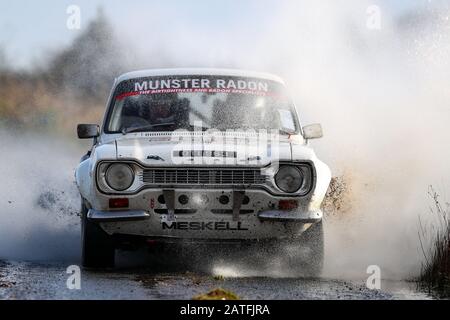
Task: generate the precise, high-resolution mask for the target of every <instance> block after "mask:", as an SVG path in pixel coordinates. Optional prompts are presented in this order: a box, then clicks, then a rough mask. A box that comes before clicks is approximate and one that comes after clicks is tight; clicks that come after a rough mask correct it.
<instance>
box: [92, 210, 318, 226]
mask: <svg viewBox="0 0 450 320" xmlns="http://www.w3.org/2000/svg"><path fill="white" fill-rule="evenodd" d="M257 216H258V219H259V220H260V221H276V222H299V223H316V222H320V221H321V220H322V213H321V212H319V211H317V212H306V213H303V214H302V213H298V212H293V211H281V210H268V211H262V212H259V213H258V214H257ZM87 217H88V219H89V220H92V221H95V222H121V221H142V220H147V219H149V218H150V214H149V213H148V212H146V211H144V210H129V211H98V210H93V209H91V210H89V212H88V215H87Z"/></svg>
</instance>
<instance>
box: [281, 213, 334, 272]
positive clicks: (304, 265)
mask: <svg viewBox="0 0 450 320" xmlns="http://www.w3.org/2000/svg"><path fill="white" fill-rule="evenodd" d="M324 251H325V250H324V232H323V223H322V221H320V222H318V223H315V224H313V225H312V226H311V227H310V228H309V229H308V230H306V231H305V232H304V233H303V234H302V235H301V236H300V237H299V238H298V239H296V240H295V241H294V246H292V247H291V250H289V251H288V252H287V256H288V263H289V265H290V267H291V270H293V271H295V272H296V273H300V274H301V275H302V276H306V277H319V276H320V275H321V274H322V270H323V260H324Z"/></svg>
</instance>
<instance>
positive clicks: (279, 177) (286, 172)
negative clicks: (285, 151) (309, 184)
mask: <svg viewBox="0 0 450 320" xmlns="http://www.w3.org/2000/svg"><path fill="white" fill-rule="evenodd" d="M275 183H276V184H277V186H278V188H280V190H282V191H284V192H287V193H294V192H296V191H298V189H300V187H301V186H302V184H303V172H302V171H301V170H300V169H299V168H297V167H294V166H282V167H280V169H279V170H278V172H277V174H276V175H275Z"/></svg>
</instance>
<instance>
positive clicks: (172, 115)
mask: <svg viewBox="0 0 450 320" xmlns="http://www.w3.org/2000/svg"><path fill="white" fill-rule="evenodd" d="M78 136H79V138H82V139H87V138H89V139H93V140H94V143H93V146H92V149H91V150H90V151H89V152H88V153H87V154H86V155H85V156H84V157H83V158H82V161H81V163H80V165H79V166H78V168H77V169H76V173H75V176H76V182H77V186H78V188H79V191H80V194H81V198H82V242H83V244H82V245H83V250H82V251H83V265H84V266H85V267H112V266H114V260H115V250H116V248H117V247H119V246H120V245H121V244H122V243H123V242H129V241H130V239H131V240H133V241H135V242H137V241H139V240H145V241H147V242H148V241H151V242H161V243H177V242H178V243H187V242H189V243H200V242H201V243H209V244H215V245H218V247H219V248H221V246H225V245H227V244H231V243H233V244H236V243H237V244H248V243H259V244H283V248H284V249H286V250H285V252H286V257H287V260H286V261H287V263H288V264H289V265H290V267H293V268H299V269H304V270H306V271H307V272H308V273H313V274H318V273H320V270H321V268H322V261H323V250H324V249H323V225H322V211H321V209H320V206H321V203H322V200H323V198H324V196H325V193H326V191H327V188H328V185H329V182H330V177H331V175H330V170H329V168H328V167H327V166H326V165H325V164H324V163H323V162H321V161H320V160H319V159H318V158H317V157H316V155H315V153H314V151H313V150H312V149H311V147H310V145H309V142H308V141H309V140H310V139H314V138H320V137H321V136H322V129H321V127H320V125H310V126H306V127H303V128H302V127H301V126H300V121H299V118H298V114H297V111H296V108H295V105H294V103H293V102H292V100H291V98H290V97H289V95H288V94H287V92H286V89H285V84H284V82H283V81H282V80H281V79H280V78H278V77H276V76H273V75H268V74H262V73H255V72H246V71H236V70H218V69H176V70H147V71H138V72H132V73H128V74H125V75H122V76H120V77H119V78H117V79H116V81H115V83H114V86H113V89H112V92H111V95H110V97H109V101H108V105H107V109H106V113H105V116H104V121H103V124H102V126H101V127H100V126H98V125H87V124H82V125H79V126H78ZM219 250H220V249H219Z"/></svg>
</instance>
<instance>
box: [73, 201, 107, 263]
mask: <svg viewBox="0 0 450 320" xmlns="http://www.w3.org/2000/svg"><path fill="white" fill-rule="evenodd" d="M87 212H88V209H87V208H86V205H84V203H83V204H82V206H81V246H82V256H81V261H82V262H81V263H82V266H83V267H84V268H114V260H115V251H116V250H115V246H114V242H113V239H112V237H111V236H110V235H108V234H107V233H106V232H105V231H103V229H102V228H101V227H100V226H99V225H98V224H97V223H95V222H92V221H90V220H89V219H88V218H87Z"/></svg>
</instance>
